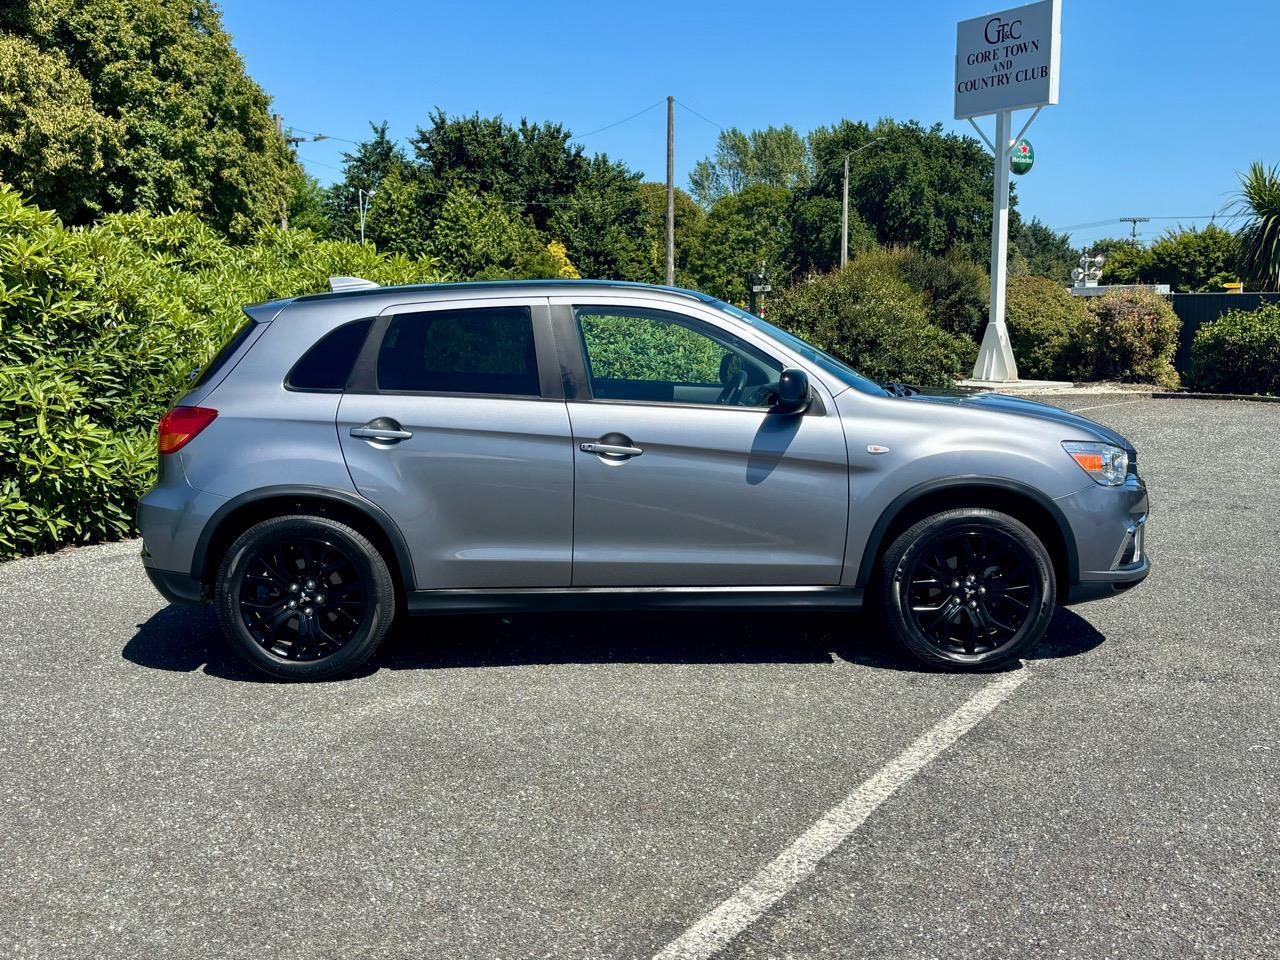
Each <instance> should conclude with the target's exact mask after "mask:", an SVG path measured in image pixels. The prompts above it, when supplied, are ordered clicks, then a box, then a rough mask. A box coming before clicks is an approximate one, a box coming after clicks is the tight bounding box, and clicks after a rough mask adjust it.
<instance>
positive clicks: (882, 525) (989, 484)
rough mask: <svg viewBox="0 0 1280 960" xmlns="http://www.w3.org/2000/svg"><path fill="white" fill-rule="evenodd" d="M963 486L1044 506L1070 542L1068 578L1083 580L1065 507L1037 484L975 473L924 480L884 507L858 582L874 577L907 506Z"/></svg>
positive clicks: (865, 551) (864, 554) (862, 583)
mask: <svg viewBox="0 0 1280 960" xmlns="http://www.w3.org/2000/svg"><path fill="white" fill-rule="evenodd" d="M962 487H963V488H968V489H973V488H974V487H979V488H982V489H986V490H992V491H995V492H998V493H1017V494H1021V495H1022V496H1024V497H1026V498H1027V499H1029V500H1033V501H1034V502H1035V503H1036V504H1037V505H1038V506H1041V507H1043V508H1044V510H1045V512H1046V513H1047V514H1049V516H1050V517H1052V518H1053V521H1054V523H1056V524H1057V526H1058V532H1059V533H1061V534H1062V542H1063V543H1064V544H1065V545H1066V548H1067V579H1068V581H1069V583H1070V584H1075V583H1077V582H1079V580H1080V559H1079V556H1078V555H1077V553H1076V538H1075V534H1074V533H1073V532H1072V531H1071V525H1070V524H1069V523H1067V518H1066V515H1065V514H1063V512H1062V510H1061V508H1059V506H1058V505H1057V504H1056V503H1054V502H1053V501H1052V500H1050V499H1049V498H1048V497H1046V496H1045V495H1044V494H1043V493H1041V492H1040V491H1039V490H1037V489H1036V488H1035V487H1032V486H1028V485H1027V484H1025V483H1021V482H1019V481H1017V480H1010V479H1009V478H1008V477H985V476H979V475H974V476H957V477H941V478H939V479H937V480H926V481H925V482H924V483H921V484H917V485H916V486H914V487H911V488H909V489H907V490H905V491H903V492H902V493H900V494H898V496H896V497H894V498H893V500H892V501H891V502H890V503H889V505H888V506H887V507H885V508H884V512H883V513H881V514H880V519H878V520H877V521H876V525H875V526H874V527H872V528H871V536H869V537H868V538H867V543H866V546H865V547H864V548H863V550H862V562H861V564H860V565H859V567H858V579H857V580H856V581H855V582H854V585H855V586H858V587H866V585H867V583H868V581H870V579H871V571H872V567H873V565H874V564H875V560H876V555H877V554H878V553H879V552H880V544H881V542H882V541H883V540H884V535H885V531H886V530H888V529H889V526H890V524H892V523H893V521H894V520H895V519H897V517H898V515H899V514H901V513H902V511H903V510H905V509H906V508H907V507H909V506H911V504H912V503H914V502H915V501H917V500H919V499H920V498H921V497H925V496H928V495H930V494H934V493H940V492H942V491H945V490H953V489H958V488H962Z"/></svg>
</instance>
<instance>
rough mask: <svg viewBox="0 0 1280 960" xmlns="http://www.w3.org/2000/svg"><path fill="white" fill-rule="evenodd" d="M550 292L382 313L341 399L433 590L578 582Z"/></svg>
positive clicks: (352, 444)
mask: <svg viewBox="0 0 1280 960" xmlns="http://www.w3.org/2000/svg"><path fill="white" fill-rule="evenodd" d="M559 380H560V378H559V369H558V365H557V363H556V360H555V349H554V345H553V343H552V338H551V332H550V325H549V320H548V312H547V305H546V300H545V299H498V300H486V301H474V300H473V301H466V302H457V301H454V302H447V303H430V304H416V305H412V306H406V307H399V308H394V310H393V311H390V312H389V313H388V314H387V315H384V316H382V317H379V318H378V321H377V322H376V323H375V325H374V329H373V331H372V333H371V335H370V337H369V342H368V343H367V344H366V346H365V350H364V352H362V354H361V357H360V360H359V362H358V363H357V365H356V372H355V373H354V374H353V377H352V382H351V383H350V384H348V389H347V391H346V392H345V393H344V395H343V397H342V402H341V404H340V405H339V408H338V424H337V425H338V436H339V439H340V441H341V444H342V450H343V453H344V455H345V456H346V460H347V467H348V469H349V470H350V471H351V478H352V480H353V481H354V482H355V485H356V488H357V489H358V490H359V491H360V493H361V494H362V495H364V496H365V497H367V498H369V499H370V500H372V501H373V502H374V503H376V504H378V506H380V507H382V509H383V510H385V511H386V512H387V513H388V514H389V515H390V516H391V518H392V519H393V520H394V521H395V522H396V524H397V525H398V526H399V527H400V531H401V533H402V534H403V535H404V538H405V540H406V542H407V543H408V546H409V551H410V553H411V555H412V557H413V567H414V576H415V582H416V585H417V587H418V589H419V590H430V589H442V588H485V587H489V588H509V587H566V586H568V585H569V581H570V562H571V553H572V538H573V454H572V446H571V443H570V436H569V419H568V414H567V412H566V410H565V404H564V400H563V398H562V390H561V387H560V382H559Z"/></svg>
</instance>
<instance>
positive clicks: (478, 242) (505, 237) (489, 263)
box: [427, 185, 545, 280]
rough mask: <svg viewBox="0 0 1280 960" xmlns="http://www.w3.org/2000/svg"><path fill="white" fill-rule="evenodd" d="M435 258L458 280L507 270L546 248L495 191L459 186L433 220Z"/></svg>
mask: <svg viewBox="0 0 1280 960" xmlns="http://www.w3.org/2000/svg"><path fill="white" fill-rule="evenodd" d="M427 249H428V252H429V253H430V254H431V256H432V258H433V260H434V261H435V262H436V263H437V264H438V265H439V266H440V267H441V268H443V269H444V270H446V271H448V272H449V273H450V274H451V275H452V276H454V277H455V278H457V279H459V280H472V279H477V278H487V277H491V276H493V275H494V274H496V273H503V274H505V273H507V272H509V271H511V270H512V269H513V268H515V267H516V266H517V264H518V263H519V262H520V260H521V259H522V258H523V257H526V256H527V255H529V254H530V253H533V252H538V251H545V245H544V244H543V243H542V242H541V241H540V239H539V237H538V233H537V231H536V230H535V229H534V228H533V226H532V225H531V224H529V223H528V222H526V221H525V220H524V219H523V218H522V217H521V216H520V215H519V213H517V212H513V211H512V208H511V207H509V206H508V205H507V204H505V203H503V201H502V200H500V199H498V198H497V197H496V196H494V195H493V194H487V195H484V196H481V195H479V194H475V193H472V192H471V191H470V190H468V189H467V188H466V187H464V186H461V185H457V186H454V187H453V189H451V190H450V191H449V195H448V196H447V197H445V200H444V203H443V204H441V206H440V212H439V215H438V216H437V217H436V219H435V222H434V223H433V224H432V230H431V239H430V240H429V242H428V244H427Z"/></svg>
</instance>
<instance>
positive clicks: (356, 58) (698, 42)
mask: <svg viewBox="0 0 1280 960" xmlns="http://www.w3.org/2000/svg"><path fill="white" fill-rule="evenodd" d="M1013 5H1015V3H1014V2H1012V0H1008V2H1002V0H897V2H894V3H886V2H865V0H848V2H845V3H843V4H838V5H834V4H806V3H792V4H778V3H776V2H775V3H770V4H764V3H758V2H756V0H740V2H737V3H732V4H728V3H726V4H721V3H716V4H710V3H708V4H697V3H684V4H644V5H635V4H614V3H609V2H603V3H602V2H599V0H597V2H594V3H555V2H548V0H544V2H541V3H511V4H506V3H496V4H495V3H488V4H486V3H472V4H458V5H452V4H446V3H431V4H427V3H421V2H406V0H365V2H363V3H361V4H353V3H350V2H337V0H312V2H308V3H305V4H304V3H295V2H285V0H273V2H262V0H223V4H222V6H223V13H224V21H225V24H226V27H227V29H228V30H229V31H230V32H231V34H232V36H233V38H234V40H235V44H236V47H237V49H239V51H240V53H241V54H242V55H243V56H244V58H245V60H246V62H247V64H248V68H249V72H250V73H251V74H252V75H253V77H254V78H255V79H256V80H257V81H258V82H259V83H260V84H262V86H263V87H264V88H265V89H266V90H267V92H268V93H269V94H270V95H271V96H272V97H274V99H275V109H277V110H279V112H281V113H282V114H283V115H284V117H285V122H286V123H287V124H289V125H291V126H293V127H295V128H300V129H305V130H308V131H317V132H323V133H327V134H331V135H333V136H335V137H346V138H352V139H360V138H362V137H364V136H365V135H366V134H367V132H368V123H367V121H369V120H384V119H385V120H388V121H390V123H391V132H392V133H393V135H395V136H397V137H400V138H405V137H408V136H410V135H412V133H413V131H414V128H415V126H417V125H418V124H419V123H423V122H425V117H426V115H427V113H428V111H430V110H431V109H432V107H435V106H439V107H442V108H444V109H445V110H447V111H448V112H449V113H472V112H474V111H479V112H480V113H481V114H484V115H490V114H496V113H500V114H502V115H504V116H505V117H507V118H508V119H511V120H516V119H518V118H519V117H521V116H526V117H529V118H530V119H532V120H558V121H560V122H562V123H564V124H566V125H567V126H568V127H569V128H570V129H572V130H573V131H574V132H575V133H586V132H587V131H593V130H597V129H599V128H601V127H605V126H606V125H609V124H612V123H613V122H614V121H617V120H620V119H622V118H624V117H627V116H629V115H631V114H633V113H636V112H637V111H639V110H642V109H644V108H646V107H648V106H650V105H654V104H657V103H658V102H659V101H662V102H663V105H662V106H654V108H653V109H651V110H649V111H648V112H646V113H643V114H642V115H641V116H639V117H636V118H635V119H633V120H630V121H628V122H626V123H621V124H618V125H617V126H612V127H610V128H609V129H607V130H603V131H601V132H599V133H595V134H593V135H591V136H587V137H584V139H583V140H582V143H583V144H584V146H586V147H587V149H588V150H589V151H603V152H606V153H608V154H609V155H610V156H612V157H617V158H620V159H622V160H625V161H626V162H627V163H628V164H629V165H630V166H631V167H632V168H633V169H636V170H640V171H643V172H644V173H645V175H646V176H647V177H649V178H651V179H655V180H660V179H663V177H664V176H665V154H664V150H665V143H664V137H665V123H666V120H665V100H664V98H665V97H666V95H667V94H668V93H670V94H672V95H674V96H675V97H676V99H677V100H679V101H680V102H681V103H682V104H686V105H687V106H688V107H689V108H691V109H692V110H693V111H696V112H697V114H701V117H699V116H697V115H695V113H693V112H690V110H688V109H682V108H680V107H677V111H676V171H677V172H676V176H677V183H679V184H680V185H681V186H685V185H687V176H688V172H689V170H690V168H691V167H692V166H693V164H694V163H695V162H696V161H697V160H698V159H700V158H702V157H704V156H706V155H707V154H708V153H710V152H711V151H712V150H713V149H714V145H715V138H716V136H717V134H718V132H719V131H718V129H717V126H716V125H717V124H722V125H724V126H726V127H728V126H739V127H742V128H743V129H748V130H749V129H751V128H754V127H765V126H768V125H770V124H774V125H781V124H784V123H790V124H792V125H793V126H795V127H796V128H797V129H798V130H800V131H801V132H805V131H808V130H810V129H812V128H813V127H816V126H820V125H824V124H830V123H833V122H835V121H837V120H839V119H840V118H841V117H848V118H850V119H855V120H868V121H874V120H875V119H876V118H877V117H881V116H892V117H894V118H896V119H906V118H915V119H918V120H920V121H922V122H926V123H932V122H934V121H941V122H942V123H943V125H944V126H945V127H946V128H948V129H953V130H959V131H968V130H969V129H970V128H969V125H968V123H967V122H965V121H954V120H952V119H951V112H952V89H951V88H952V75H953V71H954V49H955V22H956V21H957V20H960V19H966V18H969V17H975V16H980V15H982V14H984V13H988V12H991V11H994V10H998V9H1002V8H1005V7H1008V6H1013ZM1277 36H1280V2H1275V0H1252V2H1246V0H1217V2H1214V3H1204V2H1202V0H1201V2H1195V3H1192V2H1183V0H1161V2H1157V0H1111V2H1105V0H1063V15H1062V47H1063V49H1062V82H1061V103H1060V104H1059V105H1058V106H1056V107H1050V108H1046V109H1045V110H1044V111H1043V112H1042V113H1041V114H1040V117H1039V119H1038V120H1036V123H1035V125H1034V126H1033V127H1032V128H1031V131H1030V132H1029V133H1028V135H1027V136H1028V139H1030V140H1031V141H1032V143H1033V145H1034V146H1035V150H1036V166H1035V169H1034V170H1033V171H1032V172H1031V173H1030V174H1028V175H1027V176H1025V177H1022V178H1020V179H1017V189H1018V196H1019V209H1020V210H1021V211H1022V213H1023V215H1024V216H1027V217H1030V216H1032V215H1036V216H1039V217H1040V218H1041V219H1042V220H1044V221H1045V222H1046V223H1047V224H1049V225H1050V226H1052V227H1055V228H1057V229H1066V228H1074V229H1072V230H1071V233H1072V237H1073V239H1074V240H1075V241H1076V242H1077V243H1083V242H1087V241H1089V240H1091V239H1094V238H1097V237H1101V236H1115V235H1120V234H1122V233H1124V234H1127V232H1128V230H1129V226H1128V225H1127V224H1121V223H1115V222H1110V223H1102V224H1100V225H1097V226H1094V225H1093V224H1097V223H1098V222H1099V221H1115V219H1116V218H1118V217H1122V216H1128V215H1138V216H1151V217H1153V218H1169V219H1153V221H1152V222H1151V223H1148V224H1144V225H1142V227H1141V229H1142V231H1143V235H1144V236H1145V237H1146V238H1147V239H1150V238H1151V237H1153V236H1154V235H1156V234H1158V233H1159V232H1160V231H1162V230H1163V229H1165V228H1166V227H1168V226H1171V225H1174V224H1176V223H1177V222H1179V221H1182V222H1184V223H1191V222H1195V223H1199V224H1203V223H1204V222H1205V220H1204V219H1199V220H1195V221H1193V220H1192V219H1191V218H1192V217H1203V216H1205V215H1208V214H1212V213H1214V212H1215V211H1220V210H1221V209H1222V207H1223V206H1224V204H1226V203H1227V202H1228V201H1229V199H1230V195H1231V193H1232V191H1234V189H1235V188H1236V186H1237V182H1238V181H1237V178H1236V171H1238V170H1241V169H1243V168H1245V167H1246V166H1247V165H1248V164H1249V163H1250V162H1251V161H1252V160H1255V159H1261V160H1264V161H1266V162H1267V163H1276V162H1280V123H1278V122H1277V120H1278V119H1280V116H1278V114H1280V109H1278V108H1277V103H1278V102H1280V99H1278V98H1277V96H1276V92H1275V84H1274V83H1273V82H1272V78H1273V77H1274V76H1275V68H1276V64H1275V56H1276V53H1275V44H1274V40H1275V38H1276V37H1277ZM1019 116H1021V115H1019ZM708 121H711V122H708ZM986 124H987V127H988V129H989V128H990V125H991V121H990V120H989V119H988V120H987V121H986ZM1015 124H1016V125H1019V126H1020V123H1019V121H1018V119H1017V117H1015ZM348 148H349V144H345V143H342V142H339V141H337V140H331V141H327V142H322V143H307V144H303V145H302V146H301V147H300V148H299V155H300V157H301V158H302V160H303V162H304V164H305V165H306V166H307V168H308V169H309V170H310V171H311V172H312V173H313V174H314V175H315V176H317V177H318V178H319V179H320V180H321V181H322V182H328V181H330V180H331V179H333V178H334V177H336V176H337V175H338V171H339V168H340V167H341V154H342V152H343V150H344V149H348ZM1081 225H1089V226H1081Z"/></svg>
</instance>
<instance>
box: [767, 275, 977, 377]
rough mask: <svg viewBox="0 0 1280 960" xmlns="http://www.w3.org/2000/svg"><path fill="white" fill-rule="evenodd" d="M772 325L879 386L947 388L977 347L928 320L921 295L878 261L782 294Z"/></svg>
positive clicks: (967, 365)
mask: <svg viewBox="0 0 1280 960" xmlns="http://www.w3.org/2000/svg"><path fill="white" fill-rule="evenodd" d="M771 306H772V312H771V315H770V316H771V319H773V320H775V321H776V322H777V323H778V324H779V325H780V326H783V327H785V328H786V329H788V330H790V331H791V332H793V333H795V334H796V335H797V336H799V337H803V338H804V339H806V340H808V341H809V342H811V343H813V344H814V345H815V346H818V347H821V348H822V349H824V350H827V351H829V352H830V353H832V354H834V355H835V356H837V357H840V358H842V359H844V360H846V361H848V362H849V363H850V364H851V365H852V366H853V367H855V368H856V369H857V370H859V371H860V372H862V373H864V374H866V375H867V376H869V377H871V378H872V379H874V380H880V381H892V380H897V381H903V382H906V383H913V384H920V385H924V386H950V385H951V384H952V383H953V382H954V381H955V379H956V378H957V377H958V376H960V375H962V374H967V373H968V372H969V370H970V369H971V368H972V366H973V361H974V358H975V357H976V355H977V346H976V345H975V344H974V343H973V341H972V340H970V339H968V338H967V337H958V336H955V335H954V334H951V333H948V332H946V331H945V330H942V329H939V328H938V327H936V326H934V325H933V324H932V323H930V322H929V319H928V312H927V308H926V305H925V300H924V297H923V296H922V295H921V294H919V293H917V292H915V291H914V290H912V289H911V288H910V287H909V286H908V285H907V284H906V282H904V281H903V280H902V279H900V278H899V277H898V276H897V275H896V271H894V270H893V269H889V268H887V267H886V265H885V263H884V262H883V260H881V259H880V258H877V257H869V258H862V257H860V258H858V259H856V260H854V261H852V262H851V263H850V264H849V265H848V266H847V267H846V268H845V269H843V270H837V271H834V272H832V273H828V274H824V275H822V276H819V277H816V278H814V279H813V280H812V281H809V282H803V283H798V284H795V285H794V286H791V287H789V288H787V289H786V290H783V291H782V292H781V294H779V296H778V297H777V298H775V299H774V300H773V301H772V305H771Z"/></svg>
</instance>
